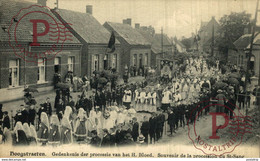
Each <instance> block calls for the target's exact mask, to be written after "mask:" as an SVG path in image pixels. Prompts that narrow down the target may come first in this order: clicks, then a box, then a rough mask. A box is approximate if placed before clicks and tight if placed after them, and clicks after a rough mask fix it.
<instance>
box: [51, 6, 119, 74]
mask: <svg viewBox="0 0 260 161" xmlns="http://www.w3.org/2000/svg"><path fill="white" fill-rule="evenodd" d="M55 12H57V13H58V14H56V16H57V17H59V16H60V19H61V20H62V21H63V22H64V23H67V24H68V25H67V26H68V28H69V29H70V32H71V33H72V34H73V35H74V36H75V37H77V38H78V40H79V41H80V42H81V43H82V44H83V46H82V53H81V76H83V75H85V74H87V75H88V76H90V75H91V74H92V73H93V71H102V70H105V69H108V68H110V67H111V68H115V69H116V70H117V71H118V72H119V69H120V66H119V60H120V43H119V42H118V41H117V40H116V44H115V48H116V50H115V51H114V52H113V53H108V52H109V50H110V49H108V48H107V46H108V42H109V39H110V36H111V34H110V33H109V32H108V31H107V30H106V29H105V28H104V27H103V26H102V25H101V24H100V23H99V22H98V21H97V20H96V19H95V17H93V15H92V6H86V13H81V12H75V11H70V10H65V9H55Z"/></svg>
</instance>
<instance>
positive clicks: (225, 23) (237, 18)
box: [216, 12, 251, 54]
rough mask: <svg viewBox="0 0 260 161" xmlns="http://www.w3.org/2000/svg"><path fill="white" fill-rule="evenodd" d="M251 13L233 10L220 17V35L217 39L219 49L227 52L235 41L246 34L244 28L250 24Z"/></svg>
mask: <svg viewBox="0 0 260 161" xmlns="http://www.w3.org/2000/svg"><path fill="white" fill-rule="evenodd" d="M250 17H251V14H248V13H246V12H239V13H236V12H232V13H231V14H229V15H224V16H223V17H221V18H220V20H219V23H220V29H219V31H218V32H219V34H220V37H219V38H218V39H217V40H216V41H217V42H216V43H217V45H218V48H219V51H220V52H222V53H224V54H227V52H228V49H230V48H232V46H233V44H232V43H233V42H235V41H236V40H237V39H238V38H240V37H241V36H242V35H243V34H244V29H245V28H246V27H248V26H249V24H250Z"/></svg>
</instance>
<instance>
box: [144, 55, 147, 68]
mask: <svg viewBox="0 0 260 161" xmlns="http://www.w3.org/2000/svg"><path fill="white" fill-rule="evenodd" d="M144 65H147V66H148V53H145V57H144Z"/></svg>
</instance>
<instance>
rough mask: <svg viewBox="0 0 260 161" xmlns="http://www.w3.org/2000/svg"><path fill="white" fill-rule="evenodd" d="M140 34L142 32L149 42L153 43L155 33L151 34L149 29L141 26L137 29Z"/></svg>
mask: <svg viewBox="0 0 260 161" xmlns="http://www.w3.org/2000/svg"><path fill="white" fill-rule="evenodd" d="M136 30H137V31H138V32H139V33H140V34H142V36H143V37H144V38H145V39H146V40H147V41H148V42H149V43H151V44H152V42H153V39H154V38H153V36H154V34H151V33H150V32H149V31H145V30H143V29H141V28H139V29H136Z"/></svg>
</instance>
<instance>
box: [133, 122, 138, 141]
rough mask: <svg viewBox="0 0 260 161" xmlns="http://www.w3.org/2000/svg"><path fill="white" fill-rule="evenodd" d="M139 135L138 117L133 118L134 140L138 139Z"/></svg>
mask: <svg viewBox="0 0 260 161" xmlns="http://www.w3.org/2000/svg"><path fill="white" fill-rule="evenodd" d="M138 136H139V124H138V122H137V119H136V117H134V118H133V129H132V137H133V140H134V141H137V137H138Z"/></svg>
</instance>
